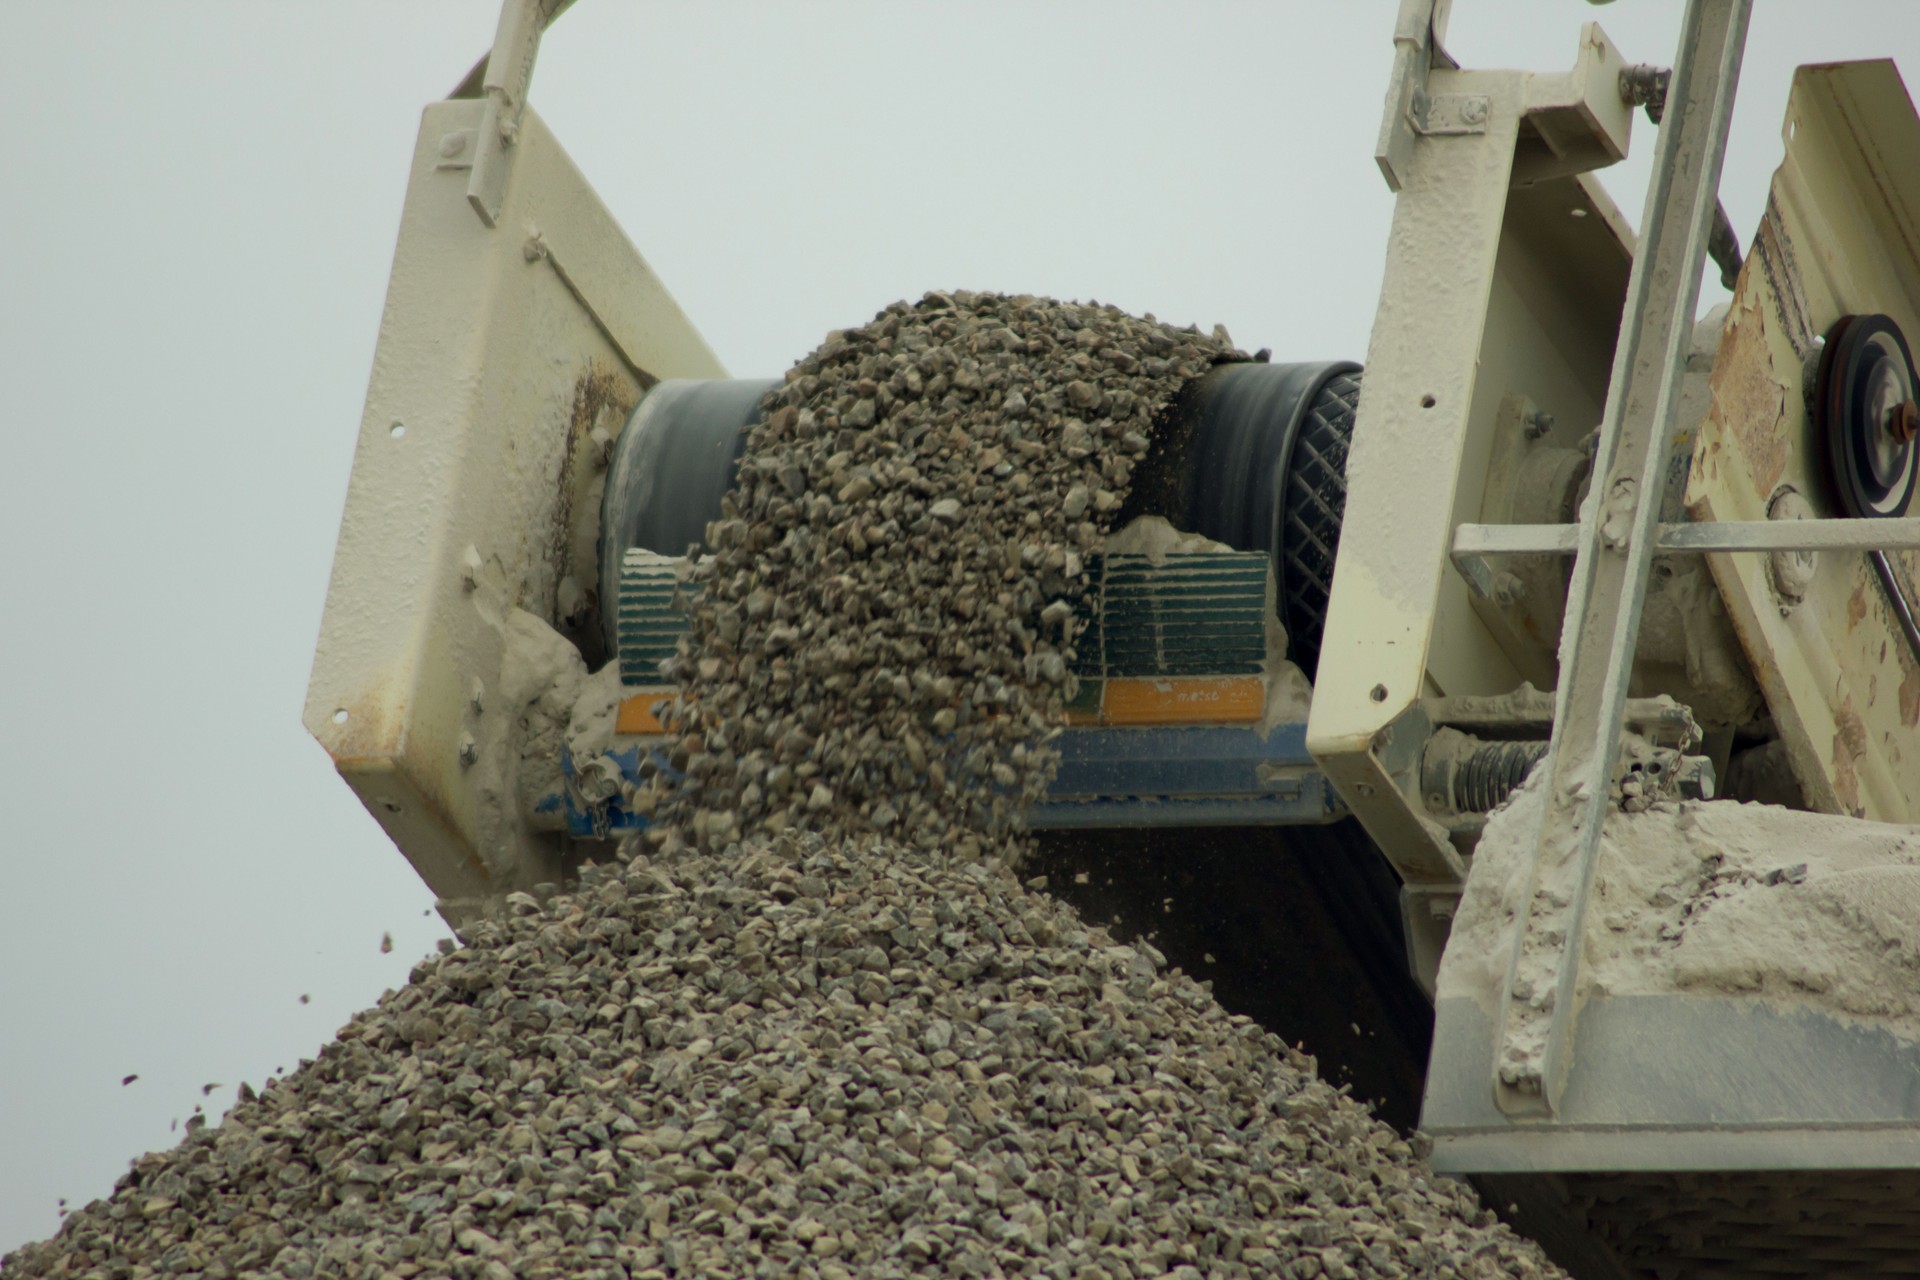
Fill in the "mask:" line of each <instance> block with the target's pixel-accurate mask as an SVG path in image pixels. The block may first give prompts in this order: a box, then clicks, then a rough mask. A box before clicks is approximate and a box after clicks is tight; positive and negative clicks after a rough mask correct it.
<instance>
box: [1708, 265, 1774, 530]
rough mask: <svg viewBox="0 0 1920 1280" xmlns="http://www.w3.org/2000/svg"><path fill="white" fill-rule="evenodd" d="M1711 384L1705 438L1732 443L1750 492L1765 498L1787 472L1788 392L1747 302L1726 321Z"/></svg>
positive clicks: (1760, 315)
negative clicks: (1709, 421)
mask: <svg viewBox="0 0 1920 1280" xmlns="http://www.w3.org/2000/svg"><path fill="white" fill-rule="evenodd" d="M1710 385H1711V387H1712V389H1713V408H1712V411H1711V417H1712V423H1713V427H1714V430H1713V431H1712V432H1711V433H1709V434H1710V435H1711V436H1712V437H1714V438H1716V439H1726V440H1731V441H1733V443H1734V447H1735V448H1737V449H1738V450H1739V451H1740V455H1741V458H1742V460H1743V461H1744V462H1745V463H1746V469H1747V473H1748V475H1749V476H1750V477H1751V479H1752V484H1753V489H1754V492H1755V493H1756V494H1758V495H1759V496H1761V497H1763V498H1764V497H1766V496H1767V495H1768V494H1771V493H1772V492H1773V491H1774V490H1775V489H1776V488H1778V487H1779V484H1780V479H1781V477H1782V476H1783V475H1785V474H1786V470H1787V455H1788V449H1789V442H1788V439H1787V431H1786V416H1787V389H1786V387H1785V386H1784V385H1783V384H1782V383H1781V381H1780V379H1779V378H1778V377H1776V376H1775V375H1774V372H1773V364H1772V361H1771V360H1770V359H1769V353H1768V350H1767V323H1766V313H1765V312H1764V311H1762V310H1761V309H1760V308H1759V307H1757V306H1755V305H1753V303H1752V302H1748V303H1747V304H1746V305H1744V306H1741V307H1739V308H1738V309H1737V310H1736V311H1735V312H1734V313H1733V315H1732V317H1731V318H1730V319H1729V320H1728V322H1727V332H1726V336H1725V337H1724V338H1723V339H1722V340H1721V343H1720V357H1719V359H1718V360H1716V361H1715V362H1714V369H1713V377H1712V379H1711V381H1710Z"/></svg>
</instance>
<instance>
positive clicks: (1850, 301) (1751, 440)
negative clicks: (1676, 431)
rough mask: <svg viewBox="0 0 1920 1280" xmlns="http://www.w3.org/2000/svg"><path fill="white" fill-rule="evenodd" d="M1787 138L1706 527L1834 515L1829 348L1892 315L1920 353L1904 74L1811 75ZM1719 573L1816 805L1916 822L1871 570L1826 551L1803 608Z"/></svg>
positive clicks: (1725, 346) (1711, 420)
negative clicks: (1821, 363) (1778, 504)
mask: <svg viewBox="0 0 1920 1280" xmlns="http://www.w3.org/2000/svg"><path fill="white" fill-rule="evenodd" d="M1783 138H1784V141H1785V144H1786V154H1785V156H1784V158H1783V159H1782V160H1781V163H1780V167H1779V169H1778V170H1777V171H1776V172H1775V174H1774V178H1773V185H1772V188H1771V191H1770V193H1769V195H1768V199H1767V209H1766V214H1765V217H1764V218H1763V220H1762V222H1761V225H1760V230H1759V233H1758V235H1756V236H1755V238H1754V244H1753V251H1752V253H1751V254H1749V255H1748V259H1747V265H1746V268H1745V269H1744V270H1743V271H1742V272H1741V275H1740V280H1739V284H1738V287H1737V288H1736V289H1735V292H1734V297H1733V306H1732V310H1731V313H1730V314H1729V317H1728V321H1727V327H1726V331H1725V334H1724V336H1723V337H1722V339H1721V346H1720V352H1719V355H1718V357H1717V359H1716V361H1715V366H1714V375H1713V386H1714V397H1713V408H1712V411H1711V412H1710V414H1709V415H1708V417H1707V419H1706V421H1705V422H1704V423H1703V424H1702V425H1701V428H1700V435H1699V440H1698V444H1697V446H1696V448H1695V452H1694V465H1693V470H1692V473H1691V474H1690V476H1689V477H1688V488H1687V504H1688V512H1689V514H1690V515H1691V516H1692V517H1693V518H1694V519H1695V520H1699V521H1706V520H1721V521H1736V520H1738V521H1757V520H1765V519H1766V518H1767V517H1768V515H1769V511H1770V508H1771V507H1772V505H1773V503H1774V502H1775V500H1776V498H1777V497H1778V496H1779V495H1780V494H1782V493H1783V492H1785V491H1786V490H1789V489H1791V490H1794V491H1796V492H1797V493H1799V494H1800V495H1801V497H1802V498H1803V499H1804V500H1805V501H1806V502H1807V503H1808V504H1809V505H1810V506H1811V508H1812V509H1813V510H1815V511H1816V512H1820V513H1823V514H1832V505H1831V504H1832V499H1831V497H1830V495H1829V494H1828V492H1827V484H1826V478H1825V474H1824V466H1823V463H1822V446H1821V443H1820V441H1818V440H1817V439H1815V437H1814V431H1813V423H1812V420H1811V415H1810V414H1809V413H1808V412H1807V410H1806V405H1807V403H1808V390H1809V388H1808V383H1809V382H1810V381H1811V378H1812V372H1813V366H1814V364H1815V362H1816V360H1817V357H1818V352H1819V343H1820V337H1821V335H1822V334H1824V333H1826V332H1827V331H1828V330H1829V329H1830V328H1832V326H1833V324H1834V322H1835V321H1836V320H1838V319H1839V318H1840V317H1841V316H1842V315H1847V314H1856V315H1857V314H1870V313H1874V312H1879V313H1883V314H1885V315H1887V316H1890V317H1891V318H1892V319H1893V321H1894V322H1895V323H1896V324H1898V325H1899V326H1900V328H1901V331H1902V332H1904V333H1905V334H1906V335H1907V337H1908V341H1909V342H1913V341H1915V340H1916V339H1920V114H1917V113H1916V112H1915V110H1914V105H1913V102H1912V100H1911V98H1910V97H1909V95H1908V93H1907V90H1906V86H1905V85H1904V84H1903V83H1902V81H1901V78H1900V72H1899V71H1898V69H1896V68H1895V67H1894V65H1893V63H1891V62H1887V61H1872V62H1855V63H1839V64H1831V65H1825V66H1810V67H1801V68H1800V69H1799V70H1798V71H1797V72H1796V73H1795V75H1794V81H1793V90H1792V93H1791V95H1790V96H1789V99H1788V105H1787V114H1786V120H1785V122H1784V125H1783ZM1857 523H1859V524H1862V525H1867V526H1871V527H1873V528H1875V529H1877V528H1878V527H1879V526H1882V525H1894V524H1909V523H1912V521H1890V520H1861V521H1858V522H1857ZM1880 545H1882V546H1885V547H1894V546H1897V545H1899V544H1897V543H1895V542H1892V541H1883V542H1881V543H1880ZM1909 545H1911V544H1909ZM1889 558H1890V560H1891V561H1892V564H1893V566H1894V570H1895V572H1896V573H1898V574H1900V575H1902V576H1904V577H1905V579H1906V580H1907V581H1908V582H1909V583H1912V582H1914V581H1915V580H1916V576H1917V575H1920V555H1914V554H1903V555H1894V556H1891V557H1889ZM1708 565H1709V567H1710V568H1711V569H1712V571H1713V575H1714V580H1715V581H1716V583H1717V584H1718V585H1719V588H1720V593H1721V596H1722V597H1723V598H1724V599H1725V600H1726V602H1727V609H1728V616H1729V617H1730V618H1731V619H1732V620H1733V623H1734V627H1735V630H1736V631H1737V633H1738V634H1739V636H1740V639H1741V642H1742V644H1743V646H1744V647H1745V649H1746V652H1747V656H1748V659H1749V661H1750V662H1751V663H1752V665H1753V668H1754V674H1755V676H1756V678H1757V679H1758V680H1759V682H1760V687H1761V690H1762V692H1764V693H1765V695H1766V698H1767V705H1768V709H1769V710H1770V711H1771V713H1772V715H1773V721H1774V724H1775V725H1776V726H1777V728H1778V729H1779V732H1780V738H1781V741H1782V742H1783V743H1784V744H1785V747H1786V750H1787V755H1788V759H1789V760H1790V761H1791V762H1792V765H1793V771H1794V774H1795V776H1796V778H1797V779H1798V780H1799V783H1800V788H1801V791H1802V793H1803V794H1804V795H1805V797H1806V800H1807V803H1808V806H1809V807H1810V808H1813V809H1816V810H1819V811H1821V812H1825V813H1841V814H1851V815H1853V816H1855V817H1864V818H1870V819H1873V820H1875V821H1879V822H1897V823H1911V822H1916V821H1920V657H1917V656H1916V655H1915V654H1914V653H1913V652H1912V650H1911V648H1910V646H1909V645H1908V643H1907V641H1906V638H1905V636H1904V635H1903V634H1902V631H1901V627H1900V623H1899V619H1898V616H1897V614H1896V613H1895V611H1894V608H1893V606H1892V604H1891V603H1890V601H1889V600H1888V598H1887V594H1886V592H1885V590H1884V589H1883V588H1882V587H1881V585H1880V583H1879V581H1878V580H1877V577H1876V575H1875V573H1874V572H1873V569H1872V568H1871V566H1870V563H1869V561H1868V559H1867V557H1865V556H1862V555H1860V554H1859V553H1858V551H1857V550H1854V551H1846V550H1835V551H1829V552H1823V553H1822V554H1820V555H1819V557H1818V558H1817V561H1816V567H1815V571H1814V573H1813V574H1812V575H1811V581H1810V583H1809V585H1808V588H1807V590H1806V592H1805V594H1804V596H1803V597H1802V598H1800V599H1787V598H1784V597H1783V596H1782V595H1781V594H1780V591H1779V589H1778V587H1777V585H1776V583H1775V581H1774V578H1773V576H1772V572H1771V569H1770V566H1769V562H1768V558H1767V557H1765V556H1755V555H1744V556H1742V555H1726V554H1720V555H1713V556H1710V557H1709V558H1708Z"/></svg>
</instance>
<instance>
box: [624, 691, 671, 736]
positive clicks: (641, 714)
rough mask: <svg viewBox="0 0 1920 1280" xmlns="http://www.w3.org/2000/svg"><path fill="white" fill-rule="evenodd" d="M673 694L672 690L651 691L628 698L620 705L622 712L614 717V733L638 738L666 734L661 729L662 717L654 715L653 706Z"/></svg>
mask: <svg viewBox="0 0 1920 1280" xmlns="http://www.w3.org/2000/svg"><path fill="white" fill-rule="evenodd" d="M672 693H673V691H672V690H671V689H649V690H648V691H647V692H645V693H641V694H636V695H635V696H634V697H631V698H628V699H627V700H625V701H624V702H622V703H621V704H620V711H619V713H618V714H617V715H616V716H615V717H614V721H613V731H614V732H615V733H630V734H634V735H636V736H645V735H648V734H662V733H665V732H666V730H665V729H663V728H661V727H660V717H659V716H656V715H654V714H653V704H654V703H656V702H658V701H660V700H661V699H662V698H666V697H670V696H672Z"/></svg>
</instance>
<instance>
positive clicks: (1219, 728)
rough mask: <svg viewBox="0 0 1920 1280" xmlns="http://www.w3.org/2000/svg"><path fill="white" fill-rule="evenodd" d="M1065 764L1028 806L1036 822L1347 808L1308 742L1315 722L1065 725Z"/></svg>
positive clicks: (1294, 815)
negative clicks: (1261, 727) (1262, 726)
mask: <svg viewBox="0 0 1920 1280" xmlns="http://www.w3.org/2000/svg"><path fill="white" fill-rule="evenodd" d="M1055 745H1056V746H1058V747H1059V749H1060V769H1059V772H1058V774H1057V775H1056V776H1055V777H1054V780H1053V785H1052V786H1051V787H1049V788H1048V789H1047V794H1046V796H1045V798H1043V799H1042V800H1041V801H1040V803H1038V804H1036V805H1035V806H1034V807H1033V808H1032V809H1031V810H1029V811H1028V814H1027V825H1028V826H1031V827H1034V828H1036V829H1041V830H1044V829H1048V828H1078V827H1173V826H1186V827H1192V826H1285V825H1296V824H1305V823H1321V822H1331V821H1333V820H1335V819H1337V818H1343V817H1345V816H1346V814H1347V807H1346V804H1345V803H1344V802H1343V801H1342V800H1341V799H1340V797H1339V794H1338V793H1337V792H1336V791H1334V789H1333V786H1332V784H1331V783H1329V782H1328V781H1327V779H1326V777H1325V775H1324V774H1322V773H1321V772H1320V768H1319V766H1318V765H1317V764H1316V763H1315V762H1314V759H1313V756H1312V755H1311V754H1310V753H1309V752H1308V751H1307V726H1306V725H1305V724H1282V725H1276V726H1274V728H1273V730H1272V731H1271V732H1270V733H1268V734H1266V735H1265V736H1262V735H1261V734H1260V733H1259V731H1258V730H1255V729H1250V728H1245V727H1242V726H1239V725H1192V726H1168V727H1156V728H1143V729H1112V728H1075V729H1069V730H1067V731H1065V732H1064V733H1062V734H1061V735H1060V737H1059V738H1058V739H1056V742H1055Z"/></svg>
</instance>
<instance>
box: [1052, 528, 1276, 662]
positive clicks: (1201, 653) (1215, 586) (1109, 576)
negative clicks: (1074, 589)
mask: <svg viewBox="0 0 1920 1280" xmlns="http://www.w3.org/2000/svg"><path fill="white" fill-rule="evenodd" d="M1088 570H1089V572H1088V579H1089V582H1090V584H1091V585H1090V586H1089V589H1088V592H1087V595H1086V597H1085V598H1083V599H1082V600H1081V601H1080V607H1079V608H1078V609H1077V610H1076V612H1078V613H1079V614H1080V615H1081V616H1082V617H1084V618H1085V619H1086V620H1087V622H1086V629H1085V631H1084V632H1083V633H1082V634H1081V636H1080V638H1079V639H1078V640H1077V641H1076V642H1075V652H1076V655H1077V656H1076V658H1075V661H1074V668H1073V669H1074V674H1075V675H1077V676H1079V677H1080V678H1081V679H1083V680H1088V679H1094V680H1097V679H1111V678H1116V677H1126V676H1198V675H1257V674H1258V673H1259V672H1261V671H1262V670H1264V669H1265V664H1266V657H1267V609H1268V604H1267V601H1268V596H1267V583H1268V579H1269V564H1268V560H1267V556H1266V554H1265V553H1264V552H1259V551H1246V552H1242V551H1224V552H1201V553H1196V554H1191V555H1171V556H1167V557H1164V558H1163V559H1162V560H1161V561H1160V563H1158V564H1156V563H1154V561H1153V560H1152V559H1151V558H1149V557H1147V556H1144V555H1103V556H1094V557H1093V558H1092V559H1091V560H1090V562H1089V564H1088Z"/></svg>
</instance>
